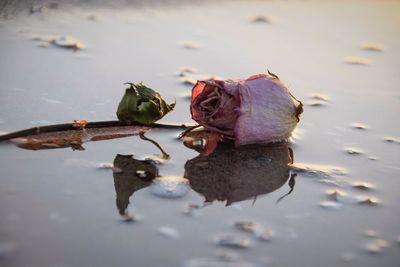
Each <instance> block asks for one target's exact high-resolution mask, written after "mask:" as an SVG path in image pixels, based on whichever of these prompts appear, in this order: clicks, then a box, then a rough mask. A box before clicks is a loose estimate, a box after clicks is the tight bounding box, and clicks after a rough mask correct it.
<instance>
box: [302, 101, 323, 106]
mask: <svg viewBox="0 0 400 267" xmlns="http://www.w3.org/2000/svg"><path fill="white" fill-rule="evenodd" d="M306 105H307V106H310V107H322V106H325V105H326V102H323V101H309V102H307V103H306Z"/></svg>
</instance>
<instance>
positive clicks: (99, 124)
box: [0, 121, 192, 142]
mask: <svg viewBox="0 0 400 267" xmlns="http://www.w3.org/2000/svg"><path fill="white" fill-rule="evenodd" d="M74 124H75V123H63V124H53V125H46V126H39V127H33V128H29V129H24V130H21V131H16V132H12V133H8V134H4V135H0V142H2V141H7V140H10V139H13V138H18V137H25V136H28V135H35V134H40V133H49V132H58V131H67V130H77V129H79V127H77V126H74ZM119 126H148V127H152V128H160V129H188V128H190V127H192V126H187V125H185V124H160V123H153V124H150V125H143V124H140V123H135V122H129V121H94V122H88V123H87V124H86V126H85V128H106V127H119Z"/></svg>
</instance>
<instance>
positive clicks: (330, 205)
mask: <svg viewBox="0 0 400 267" xmlns="http://www.w3.org/2000/svg"><path fill="white" fill-rule="evenodd" d="M319 206H320V207H321V208H323V209H327V210H338V209H339V208H341V207H342V204H340V203H337V202H333V201H323V202H321V203H320V204H319Z"/></svg>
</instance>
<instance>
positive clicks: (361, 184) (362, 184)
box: [351, 182, 374, 191]
mask: <svg viewBox="0 0 400 267" xmlns="http://www.w3.org/2000/svg"><path fill="white" fill-rule="evenodd" d="M351 186H352V187H353V188H355V189H358V190H363V191H370V190H372V189H373V188H374V187H373V186H372V185H371V184H368V183H365V182H355V183H353V184H352V185H351Z"/></svg>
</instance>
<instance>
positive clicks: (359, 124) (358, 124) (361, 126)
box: [351, 123, 368, 130]
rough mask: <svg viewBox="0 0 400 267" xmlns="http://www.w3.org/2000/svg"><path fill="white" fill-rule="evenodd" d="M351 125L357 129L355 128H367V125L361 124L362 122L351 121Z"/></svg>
mask: <svg viewBox="0 0 400 267" xmlns="http://www.w3.org/2000/svg"><path fill="white" fill-rule="evenodd" d="M351 127H353V128H354V129H357V130H367V129H368V126H366V125H365V124H362V123H353V124H351Z"/></svg>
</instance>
